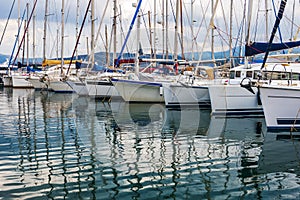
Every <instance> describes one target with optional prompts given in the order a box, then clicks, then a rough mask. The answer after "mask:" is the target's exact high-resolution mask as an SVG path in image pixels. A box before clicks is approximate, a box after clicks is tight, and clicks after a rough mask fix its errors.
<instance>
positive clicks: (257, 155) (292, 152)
mask: <svg viewBox="0 0 300 200" xmlns="http://www.w3.org/2000/svg"><path fill="white" fill-rule="evenodd" d="M299 135H300V134H299V133H292V135H291V134H290V133H289V132H268V131H267V130H266V127H265V121H264V118H245V117H231V118H229V117H224V116H211V115H210V110H209V109H198V108H196V109H195V108H192V109H182V110H172V109H166V108H165V107H164V105H162V104H128V103H125V102H122V101H115V100H113V99H112V100H111V101H109V102H103V101H100V100H95V99H91V98H89V97H78V96H77V95H76V94H56V93H52V92H40V91H34V90H32V89H12V88H3V87H2V88H0V154H1V155H0V199H5V200H6V199H122V200H123V199H300V153H299V151H300V138H299V137H298V136H299Z"/></svg>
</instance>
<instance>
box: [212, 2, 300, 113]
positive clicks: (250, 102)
mask: <svg viewBox="0 0 300 200" xmlns="http://www.w3.org/2000/svg"><path fill="white" fill-rule="evenodd" d="M283 2H285V1H283ZM251 12H252V1H249V9H248V13H249V16H248V28H249V24H250V21H251ZM280 12H281V13H282V12H283V10H282V7H280V10H279V12H278V13H280ZM278 15H279V14H278ZM277 20H278V17H277V18H276V22H275V25H276V24H277V27H278V26H279V22H280V21H279V22H277ZM274 27H275V26H274ZM276 29H277V28H276ZM276 29H275V30H276ZM273 31H274V29H273ZM272 34H273V33H272ZM274 35H275V32H274ZM247 38H248V39H247V44H246V55H245V56H246V58H245V64H244V65H240V66H237V67H235V68H232V69H231V70H230V72H229V79H226V80H223V82H222V84H219V85H211V86H209V94H210V99H211V109H212V115H254V116H262V115H263V114H264V110H263V106H262V105H261V100H260V93H259V90H258V88H257V87H256V84H257V82H259V84H264V83H267V84H271V85H277V84H280V83H281V82H282V80H288V79H290V74H291V73H293V74H294V75H295V76H293V77H292V78H293V79H297V76H299V74H300V70H299V69H300V64H299V63H297V62H291V61H293V60H294V61H295V60H296V59H295V57H296V58H297V57H299V55H294V54H291V55H284V56H282V55H278V56H276V55H274V56H271V57H268V56H266V57H265V61H264V62H267V61H268V63H267V64H266V65H264V66H263V67H262V65H261V63H249V62H248V60H247V58H248V57H249V56H253V55H256V54H259V53H265V52H267V51H277V50H281V49H287V48H291V47H294V46H297V45H299V42H290V43H281V44H272V45H269V43H251V42H250V40H249V34H248V35H247ZM253 49H255V50H257V51H252V50H253ZM250 50H251V51H250ZM274 59H277V61H276V62H275V61H274ZM278 60H280V61H278ZM271 77H272V81H269V79H270V78H271Z"/></svg>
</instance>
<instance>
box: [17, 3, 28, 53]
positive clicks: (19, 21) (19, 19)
mask: <svg viewBox="0 0 300 200" xmlns="http://www.w3.org/2000/svg"><path fill="white" fill-rule="evenodd" d="M20 7H21V6H20V0H18V28H20V25H21V16H20V14H21V10H20V9H21V8H20ZM22 20H23V19H22ZM25 24H26V23H25ZM19 46H20V38H19V37H18V47H19ZM17 58H19V55H18V56H17Z"/></svg>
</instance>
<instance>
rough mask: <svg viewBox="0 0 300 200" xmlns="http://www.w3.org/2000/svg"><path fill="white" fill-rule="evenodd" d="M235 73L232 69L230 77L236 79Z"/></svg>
mask: <svg viewBox="0 0 300 200" xmlns="http://www.w3.org/2000/svg"><path fill="white" fill-rule="evenodd" d="M234 74H235V72H234V71H230V73H229V78H230V79H234Z"/></svg>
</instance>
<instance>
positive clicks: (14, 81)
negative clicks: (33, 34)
mask: <svg viewBox="0 0 300 200" xmlns="http://www.w3.org/2000/svg"><path fill="white" fill-rule="evenodd" d="M36 4H37V0H36V1H35V2H34V4H33V8H32V10H31V13H30V16H29V18H28V13H29V9H28V8H29V4H27V6H26V9H24V12H23V15H22V20H21V22H23V20H24V16H25V12H26V10H27V18H28V19H27V24H26V26H25V30H24V34H23V37H22V40H21V42H20V45H19V47H18V50H17V53H16V55H15V58H14V59H13V55H14V51H15V47H16V45H17V42H18V40H19V36H20V31H21V27H22V23H21V24H20V25H19V27H18V28H19V29H18V34H17V38H16V40H15V44H14V47H13V50H12V53H11V56H10V59H9V63H8V73H7V75H5V76H3V83H4V86H9V87H14V88H32V87H33V86H32V84H31V83H30V82H28V81H27V79H28V77H29V73H28V72H27V69H26V70H25V69H24V67H23V64H22V63H21V62H18V64H17V66H18V69H17V70H12V67H11V66H12V65H14V64H15V62H16V60H17V57H18V54H19V52H20V50H21V46H22V45H23V44H24V43H25V42H24V40H25V36H26V34H27V33H28V28H29V24H30V21H31V19H32V16H33V14H34V12H35V8H36ZM27 37H28V35H27ZM27 45H28V44H27ZM28 51H29V50H28V48H27V67H29V57H28Z"/></svg>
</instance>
